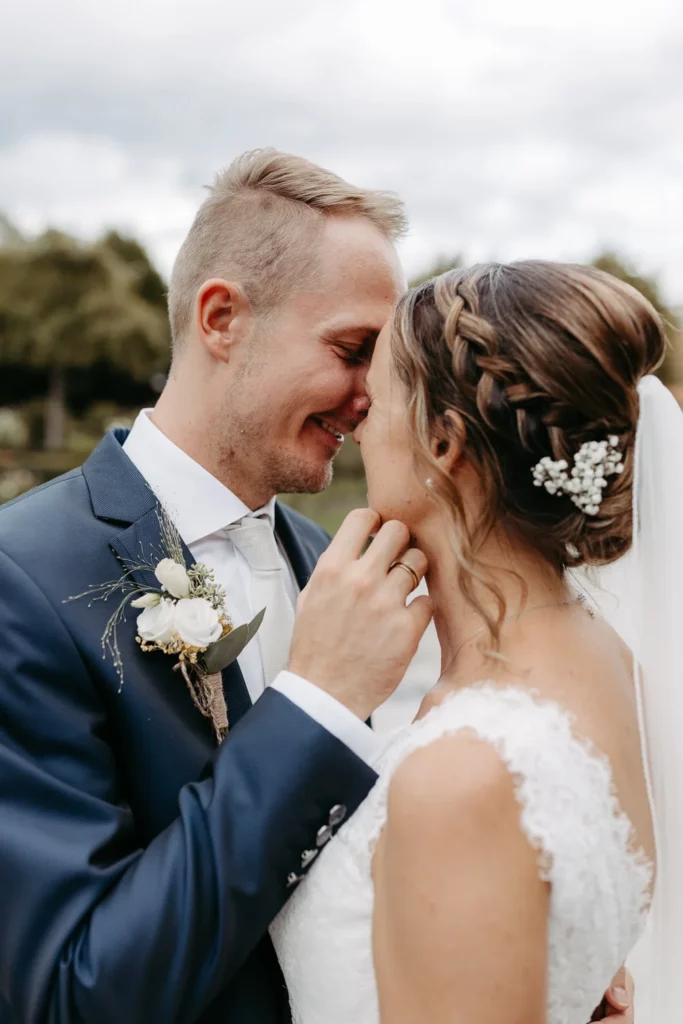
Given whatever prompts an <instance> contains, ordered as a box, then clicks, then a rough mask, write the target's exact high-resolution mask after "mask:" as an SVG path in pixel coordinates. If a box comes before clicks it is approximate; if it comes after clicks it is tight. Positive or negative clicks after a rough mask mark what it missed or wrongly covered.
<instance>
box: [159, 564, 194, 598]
mask: <svg viewBox="0 0 683 1024" xmlns="http://www.w3.org/2000/svg"><path fill="white" fill-rule="evenodd" d="M154 575H155V576H156V578H157V579H158V580H159V583H161V585H162V587H163V588H164V589H165V590H167V591H168V593H169V594H171V596H172V597H189V596H190V580H189V577H188V575H187V572H186V570H185V566H184V565H181V564H180V562H174V561H173V559H172V558H162V560H161V561H160V562H159V564H158V566H157V567H156V569H155V571H154Z"/></svg>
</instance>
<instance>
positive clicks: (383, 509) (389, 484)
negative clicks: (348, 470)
mask: <svg viewBox="0 0 683 1024" xmlns="http://www.w3.org/2000/svg"><path fill="white" fill-rule="evenodd" d="M390 335H391V322H389V323H388V324H386V325H385V326H384V327H383V329H382V331H381V333H380V335H379V338H378V339H377V344H376V346H375V353H374V355H373V358H372V364H371V366H370V370H369V372H368V377H367V392H368V398H369V399H370V408H369V409H368V413H367V416H366V417H365V419H363V420H362V421H361V423H360V424H359V426H358V427H357V428H356V430H355V431H354V434H353V437H354V440H355V441H356V443H357V444H359V445H360V450H361V454H362V456H363V463H364V465H365V472H366V476H367V482H368V500H369V505H370V508H372V509H374V510H375V511H376V512H379V514H380V515H381V517H382V520H383V521H384V522H386V521H387V520H388V519H400V520H401V521H402V522H404V523H405V524H406V526H408V527H409V528H410V529H411V530H412V527H413V526H415V525H417V523H419V522H420V520H421V519H422V517H423V516H424V514H425V511H426V509H427V507H428V505H429V504H430V496H429V491H428V490H427V488H426V485H425V481H424V480H423V479H422V480H421V479H419V477H418V473H417V469H416V466H415V459H414V455H413V442H412V436H411V434H410V430H409V428H408V423H407V406H406V398H407V396H406V391H405V388H404V386H403V384H402V383H401V381H400V380H399V379H398V376H397V374H396V372H395V370H394V368H393V365H392V359H391V342H390Z"/></svg>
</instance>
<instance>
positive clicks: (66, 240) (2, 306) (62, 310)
mask: <svg viewBox="0 0 683 1024" xmlns="http://www.w3.org/2000/svg"><path fill="white" fill-rule="evenodd" d="M150 266H151V265H150ZM146 273H147V272H146V271H145V273H141V272H140V271H139V269H138V270H137V271H136V270H135V268H133V267H131V265H130V263H129V262H127V261H126V260H125V259H124V258H122V256H121V255H119V254H117V252H116V246H115V245H112V244H111V242H110V241H107V240H106V239H105V240H103V241H101V242H98V243H95V244H86V243H82V242H78V241H77V240H75V239H73V238H71V237H69V236H68V235H65V234H62V233H60V232H57V231H47V232H46V233H45V234H44V235H42V236H41V237H40V238H38V239H35V240H34V241H31V242H28V243H26V242H22V244H12V243H11V242H10V243H9V244H6V245H4V246H3V247H1V248H0V362H2V363H5V364H8V365H11V366H29V367H41V368H44V369H45V370H46V371H47V374H48V388H47V395H46V415H45V438H44V440H45V447H46V448H50V449H57V448H61V447H62V446H63V441H64V420H65V400H66V388H67V383H68V374H69V371H70V370H74V369H77V368H79V367H87V366H90V365H92V364H93V363H96V362H98V361H101V362H104V363H106V364H107V365H108V366H110V367H111V368H112V369H115V370H123V371H125V372H126V373H128V374H130V375H131V377H133V378H134V379H135V380H147V379H149V377H150V376H151V375H152V374H153V373H155V372H158V371H159V370H163V369H165V368H166V366H167V363H168V352H169V338H168V324H167V318H166V314H165V310H164V309H162V308H160V304H159V303H158V302H156V303H152V302H150V301H148V300H147V299H146V298H144V297H143V296H142V295H141V291H142V287H143V285H142V282H143V280H147V279H148V278H146V277H145V274H146Z"/></svg>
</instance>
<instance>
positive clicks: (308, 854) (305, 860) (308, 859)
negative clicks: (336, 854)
mask: <svg viewBox="0 0 683 1024" xmlns="http://www.w3.org/2000/svg"><path fill="white" fill-rule="evenodd" d="M319 853H320V850H304V852H303V853H302V854H301V867H302V868H307V867H308V866H309V864H312V863H313V861H314V860H315V858H316V857H317V856H318V854H319Z"/></svg>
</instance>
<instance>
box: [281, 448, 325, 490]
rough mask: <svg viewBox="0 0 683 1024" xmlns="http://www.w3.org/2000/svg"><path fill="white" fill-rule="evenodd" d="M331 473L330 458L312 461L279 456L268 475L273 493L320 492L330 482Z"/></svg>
mask: <svg viewBox="0 0 683 1024" xmlns="http://www.w3.org/2000/svg"><path fill="white" fill-rule="evenodd" d="M333 473H334V470H333V465H332V459H327V460H325V461H316V462H314V461H312V460H309V459H302V458H296V457H294V458H288V459H282V458H280V459H279V460H278V465H277V466H273V467H271V473H270V476H271V479H272V480H273V487H272V489H273V491H274V493H275V494H320V492H321V491H324V490H325V489H326V488H327V487H329V486H330V484H331V483H332V476H333Z"/></svg>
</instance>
